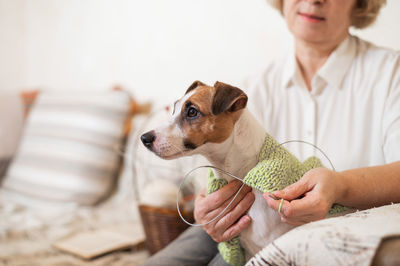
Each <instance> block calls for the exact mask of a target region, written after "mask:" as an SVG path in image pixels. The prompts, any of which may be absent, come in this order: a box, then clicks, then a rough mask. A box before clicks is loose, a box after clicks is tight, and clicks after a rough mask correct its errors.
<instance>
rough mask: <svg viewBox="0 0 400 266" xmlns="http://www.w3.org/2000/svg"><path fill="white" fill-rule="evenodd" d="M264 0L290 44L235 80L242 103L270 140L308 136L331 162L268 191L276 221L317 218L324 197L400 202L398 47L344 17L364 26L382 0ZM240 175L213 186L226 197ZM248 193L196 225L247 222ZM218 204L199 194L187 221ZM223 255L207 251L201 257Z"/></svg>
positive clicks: (222, 234)
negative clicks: (370, 37)
mask: <svg viewBox="0 0 400 266" xmlns="http://www.w3.org/2000/svg"><path fill="white" fill-rule="evenodd" d="M271 2H272V3H273V5H274V6H275V7H277V8H278V9H279V10H280V11H281V13H282V15H283V17H284V18H285V21H286V23H287V26H288V28H289V30H290V31H291V33H292V34H293V36H294V40H295V45H294V48H293V51H291V52H290V53H288V56H287V57H286V58H284V59H283V60H278V61H277V62H274V63H273V64H271V65H269V66H268V67H267V69H266V71H265V72H264V73H262V75H259V77H257V78H255V79H251V80H250V81H249V82H248V84H247V85H245V86H242V88H243V89H245V90H248V94H249V101H250V102H249V104H248V106H249V108H250V109H251V108H253V110H252V111H253V114H256V115H258V119H259V120H260V121H261V122H262V124H263V125H264V127H265V128H266V130H267V131H268V132H269V133H270V134H271V135H272V136H274V137H275V138H276V139H277V140H278V141H280V142H283V141H285V140H293V139H301V140H305V141H308V142H312V143H314V144H316V145H317V146H318V147H320V148H322V150H324V151H325V152H326V153H327V155H328V157H330V159H331V160H332V161H333V162H334V164H335V167H336V170H337V172H335V171H331V170H328V169H324V168H318V169H313V170H311V171H309V172H308V173H306V174H305V175H304V176H303V177H302V179H301V180H300V181H299V182H297V183H295V184H293V185H291V186H289V187H287V188H285V189H284V190H282V191H276V192H274V193H273V194H274V195H275V196H276V197H279V198H283V199H284V201H283V205H282V206H281V207H282V208H281V211H280V214H281V219H282V221H283V222H286V223H290V224H295V225H301V224H304V223H307V222H311V221H315V220H319V219H323V218H324V217H326V215H327V213H328V210H329V209H330V208H331V206H332V204H333V203H339V204H342V205H345V206H351V207H355V208H358V209H365V208H371V207H376V206H382V205H385V204H389V203H391V202H400V193H398V191H399V190H400V161H399V160H400V71H399V66H400V56H399V53H395V52H392V51H389V50H385V49H382V48H378V47H375V46H373V45H372V44H369V43H367V42H364V41H362V40H360V39H358V38H356V37H353V36H350V35H349V28H350V26H354V27H357V28H365V27H367V26H368V25H370V24H371V23H373V21H374V20H375V19H376V16H377V14H378V12H379V10H380V8H381V6H382V5H383V4H385V0H325V1H323V0H283V1H271ZM239 185H240V184H239V183H238V182H237V181H233V182H231V183H229V184H228V185H227V187H226V189H224V190H220V191H217V192H214V193H219V197H221V198H223V199H225V202H229V201H230V200H231V199H232V197H233V195H232V193H231V192H230V191H236V190H237V187H239ZM235 189H236V190H235ZM253 200H254V197H253V196H252V192H251V191H250V189H249V188H246V189H245V190H243V191H242V192H241V193H240V194H239V197H238V200H236V201H235V202H234V204H233V206H232V207H231V209H230V210H229V211H228V212H226V213H225V214H224V215H223V216H224V217H223V218H221V219H224V223H219V222H218V221H216V222H213V223H211V224H208V225H206V226H204V227H203V229H204V230H205V231H206V232H207V233H208V234H209V235H210V236H211V238H212V239H214V240H215V241H217V242H221V241H227V240H229V239H231V238H233V237H234V236H236V235H238V234H239V233H240V232H241V231H243V230H244V229H245V228H246V227H247V226H248V225H249V224H250V223H251V218H250V217H249V216H248V215H246V211H247V210H248V209H249V207H250V206H251V204H252V203H253ZM265 201H266V203H267V204H268V205H269V206H270V207H271V208H273V209H275V210H276V211H278V208H279V204H280V200H274V199H273V197H269V194H265ZM223 207H224V206H217V205H215V203H214V202H212V201H211V200H209V199H208V198H207V197H205V196H204V194H201V195H199V196H198V197H197V199H196V203H195V218H196V221H197V222H198V223H205V222H207V221H208V220H209V217H210V213H219V212H220V211H221V210H222V209H223ZM190 234H192V235H190ZM199 235H201V232H200V231H198V230H197V229H190V233H188V232H187V233H186V235H185V234H184V236H183V238H185V239H186V240H183V241H181V240H178V241H176V242H175V244H173V245H172V246H171V247H169V248H167V249H166V250H165V251H164V252H163V254H164V255H165V254H167V253H168V252H172V250H173V249H174V246H175V247H176V246H177V244H176V243H180V244H181V247H182V246H190V245H191V244H190V242H189V241H188V239H192V238H194V236H199ZM202 237H204V238H207V237H205V236H204V235H203V236H202ZM185 241H187V242H185ZM204 241H205V240H204ZM183 243H187V244H183ZM201 243H204V245H210V244H205V243H206V242H198V243H195V245H196V248H198V247H199V246H203V244H201ZM209 243H211V242H209ZM178 245H179V244H178ZM212 248H213V249H215V245H211V248H210V249H212ZM181 250H182V254H190V255H193V256H196V257H198V256H199V254H197V253H196V254H194V253H190V252H189V251H188V250H187V249H186V250H185V249H183V248H182V249H181ZM208 251H209V250H208ZM215 252H216V251H215ZM179 254H181V253H179ZM202 254H205V255H204V260H203V261H201V262H200V261H199V260H198V261H197V262H194V261H190V262H188V263H189V264H190V265H196V263H198V265H201V264H207V263H208V262H209V261H210V259H211V258H212V256H213V255H214V254H216V253H212V252H209V253H207V252H204V253H202ZM190 255H188V257H189V256H190ZM158 256H159V257H158V259H161V258H162V257H161V256H162V254H160V255H158ZM178 256H181V255H178ZM178 256H175V257H178ZM207 256H209V257H207ZM152 261H153V263H154V262H155V261H157V256H156V258H153V259H152ZM186 261H187V260H186ZM164 262H165V261H164ZM181 262H183V263H182V265H186V264H185V260H184V261H182V260H181ZM160 263H161V261H160ZM175 263H177V262H175ZM223 263H224V262H223V261H222V260H221V259H219V257H218V255H216V257H215V258H214V259H213V261H212V262H211V263H210V264H209V265H211V264H212V265H223ZM165 264H168V263H165ZM165 264H164V265H165ZM189 264H187V265H189ZM176 265H179V264H176Z"/></svg>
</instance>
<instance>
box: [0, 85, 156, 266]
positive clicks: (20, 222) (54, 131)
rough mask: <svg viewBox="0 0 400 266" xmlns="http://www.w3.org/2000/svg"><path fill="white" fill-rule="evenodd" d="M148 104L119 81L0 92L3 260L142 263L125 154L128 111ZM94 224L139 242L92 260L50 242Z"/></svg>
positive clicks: (91, 229)
mask: <svg viewBox="0 0 400 266" xmlns="http://www.w3.org/2000/svg"><path fill="white" fill-rule="evenodd" d="M148 109H149V105H139V104H137V103H136V102H135V100H134V99H133V97H132V96H131V95H130V94H129V93H127V92H125V91H123V90H121V89H118V88H116V89H113V90H107V91H101V92H96V93H93V92H86V93H83V92H79V91H72V92H57V93H51V92H46V91H40V92H39V91H27V92H24V93H21V94H17V93H8V94H2V95H0V113H1V115H0V118H1V120H0V136H1V138H0V146H1V147H0V150H1V152H0V181H1V187H0V217H1V218H0V265H111V264H112V265H127V264H129V265H139V264H140V263H141V262H142V261H144V260H145V259H146V258H147V257H148V256H149V253H148V251H147V250H146V249H144V245H143V241H144V233H143V228H142V225H141V221H140V217H139V213H138V209H137V198H136V197H135V195H134V185H133V180H132V173H131V166H132V165H131V163H132V162H131V161H129V160H126V161H125V162H124V160H123V159H124V156H123V154H124V153H125V151H126V149H129V148H128V147H130V143H131V142H132V141H133V140H132V139H130V138H129V137H130V136H131V133H132V131H130V127H131V125H132V123H131V121H132V118H133V117H134V118H135V119H136V117H138V119H140V118H139V117H140V114H141V113H145V112H146V111H148ZM78 120H79V121H78ZM129 159H131V158H129ZM83 162H84V163H83ZM96 230H107V231H108V232H112V233H115V234H120V235H124V236H127V237H128V238H130V239H134V241H136V242H135V244H132V245H129V247H127V248H125V249H123V250H119V251H116V252H112V253H108V254H104V255H103V253H104V252H103V253H102V254H101V256H98V257H97V258H95V259H92V260H85V259H83V258H81V257H79V256H76V255H73V254H71V253H68V252H65V251H62V250H60V249H58V248H56V247H55V243H57V241H59V240H60V239H61V240H62V239H64V238H66V237H68V236H74V235H77V234H82V233H87V232H96Z"/></svg>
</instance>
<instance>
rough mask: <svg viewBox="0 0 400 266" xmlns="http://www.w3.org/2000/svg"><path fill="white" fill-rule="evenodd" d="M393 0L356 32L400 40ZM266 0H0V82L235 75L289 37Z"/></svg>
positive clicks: (143, 81) (137, 90)
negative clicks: (375, 17) (377, 17)
mask: <svg viewBox="0 0 400 266" xmlns="http://www.w3.org/2000/svg"><path fill="white" fill-rule="evenodd" d="M399 11H400V1H398V0H388V5H387V7H385V8H384V9H383V10H382V14H381V17H380V18H379V20H378V22H377V23H376V25H374V26H373V27H372V28H370V29H368V30H365V31H362V32H357V34H359V35H361V36H362V37H364V38H366V39H368V40H371V41H373V42H375V43H377V44H380V45H384V46H387V47H392V48H394V49H397V50H398V49H399V48H400V34H399V33H400V30H399V29H398V28H399V26H400V16H399V15H398V14H399V13H400V12H399ZM290 42H291V37H290V35H289V34H288V32H287V30H286V28H285V25H284V22H283V20H282V18H281V17H280V15H279V14H278V13H277V12H276V11H275V10H273V9H272V8H271V7H269V6H268V4H267V3H266V1H265V0H246V1H244V0H140V1H139V0H102V1H100V0H34V1H33V0H0V92H1V91H10V90H21V89H26V88H36V87H38V88H42V89H43V90H66V89H79V90H96V89H106V88H108V87H111V86H112V85H114V84H120V85H122V86H123V87H126V88H128V89H130V90H131V91H133V92H134V94H135V95H136V96H137V97H138V98H139V99H140V100H145V99H155V100H156V101H162V102H167V101H168V102H169V101H172V100H174V99H175V98H177V97H179V96H180V95H181V94H182V93H183V92H184V91H185V89H186V88H187V87H188V86H189V85H190V84H191V82H192V81H193V80H195V79H199V80H202V81H205V82H207V83H211V84H212V83H213V82H214V81H215V80H220V81H225V82H228V83H232V84H237V83H238V82H239V81H240V80H241V79H242V78H243V77H245V76H246V75H248V74H249V73H251V72H254V71H256V70H258V69H260V68H262V67H263V66H264V65H265V64H266V62H267V61H268V60H269V59H270V58H271V57H273V56H274V55H275V54H276V53H277V51H278V52H279V51H280V50H282V49H281V48H282V47H284V46H286V45H288V43H290Z"/></svg>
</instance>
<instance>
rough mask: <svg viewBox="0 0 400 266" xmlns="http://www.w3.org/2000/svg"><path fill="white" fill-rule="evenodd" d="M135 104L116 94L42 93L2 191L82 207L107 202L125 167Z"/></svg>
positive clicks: (105, 92) (30, 117)
mask: <svg viewBox="0 0 400 266" xmlns="http://www.w3.org/2000/svg"><path fill="white" fill-rule="evenodd" d="M130 100H131V98H130V96H129V95H128V93H127V92H124V91H111V90H110V91H103V92H96V93H41V94H39V96H38V97H37V100H36V102H35V105H34V106H33V108H32V110H31V113H30V114H29V116H28V120H27V123H26V126H25V129H24V135H23V137H22V141H21V144H20V146H19V150H18V152H17V155H16V157H15V158H14V160H13V162H12V163H11V165H10V167H9V169H8V172H7V174H6V177H5V179H4V182H3V187H4V188H5V189H7V190H12V191H14V192H18V193H22V194H24V195H26V196H30V197H35V198H42V199H50V200H57V201H65V202H76V203H80V204H94V203H96V202H98V201H100V200H101V199H103V198H104V197H106V196H107V195H108V194H109V192H111V190H112V188H113V185H114V184H115V180H116V176H117V174H118V171H119V167H120V164H121V156H120V155H119V153H118V151H119V150H121V149H122V148H123V146H122V145H123V144H124V134H123V133H124V123H125V120H126V119H127V115H128V112H129V110H130Z"/></svg>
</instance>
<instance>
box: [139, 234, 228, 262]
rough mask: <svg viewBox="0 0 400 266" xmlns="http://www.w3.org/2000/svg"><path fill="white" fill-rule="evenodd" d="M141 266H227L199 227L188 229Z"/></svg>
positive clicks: (214, 245)
mask: <svg viewBox="0 0 400 266" xmlns="http://www.w3.org/2000/svg"><path fill="white" fill-rule="evenodd" d="M142 265H143V266H203V265H208V266H229V264H227V263H226V262H225V261H224V260H223V259H222V257H221V255H220V254H219V252H218V248H217V243H216V242H215V241H214V240H213V239H212V238H211V237H210V236H209V235H208V234H207V233H206V232H204V230H203V229H201V228H199V227H190V228H188V229H187V230H186V231H185V232H183V233H182V234H181V235H180V236H179V237H178V238H176V239H175V240H174V241H172V242H171V243H170V244H169V245H168V246H167V247H165V248H164V249H162V250H160V251H159V252H157V253H156V254H154V255H153V256H151V257H150V258H149V259H148V260H147V261H146V262H145V263H144V264H142Z"/></svg>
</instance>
